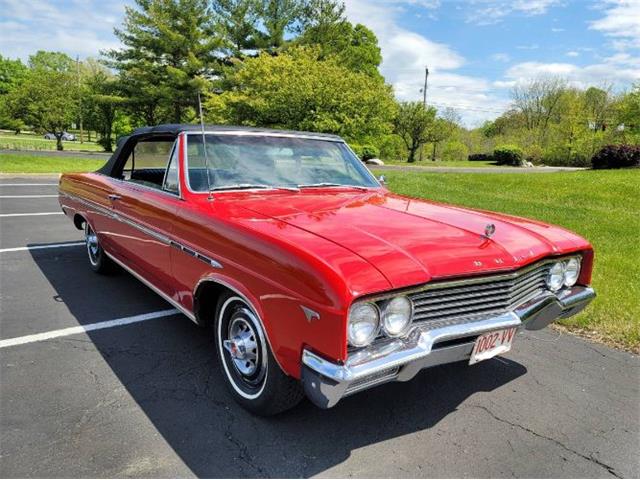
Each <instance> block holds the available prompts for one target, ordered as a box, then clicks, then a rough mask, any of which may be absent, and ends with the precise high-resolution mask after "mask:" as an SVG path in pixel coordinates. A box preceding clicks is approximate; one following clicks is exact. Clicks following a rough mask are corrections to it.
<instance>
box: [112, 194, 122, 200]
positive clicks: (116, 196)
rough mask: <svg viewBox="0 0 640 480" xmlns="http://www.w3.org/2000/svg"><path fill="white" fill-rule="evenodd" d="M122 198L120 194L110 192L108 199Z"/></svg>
mask: <svg viewBox="0 0 640 480" xmlns="http://www.w3.org/2000/svg"><path fill="white" fill-rule="evenodd" d="M121 198H122V196H121V195H117V194H115V193H112V194H111V195H109V200H114V201H115V200H120V199H121Z"/></svg>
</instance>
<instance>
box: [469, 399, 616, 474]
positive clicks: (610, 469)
mask: <svg viewBox="0 0 640 480" xmlns="http://www.w3.org/2000/svg"><path fill="white" fill-rule="evenodd" d="M469 406H470V407H473V408H479V409H480V410H483V411H484V412H486V413H488V414H489V415H490V416H491V417H492V418H493V419H494V420H496V421H498V422H501V423H504V424H506V425H510V426H511V427H514V428H519V429H521V430H523V431H525V432H527V433H530V434H531V435H534V436H536V437H538V438H542V439H543V440H547V441H548V442H552V443H555V444H556V445H558V446H559V447H560V448H562V449H564V450H566V451H567V452H570V453H573V454H574V455H577V456H578V457H580V458H582V459H584V460H587V461H588V462H591V463H594V464H596V465H598V466H599V467H601V468H603V469H605V470H606V471H607V472H609V473H610V474H611V475H613V476H614V477H616V478H624V477H622V476H621V475H619V474H618V473H616V471H615V470H614V468H613V467H611V466H610V465H607V464H606V463H604V462H601V461H600V460H598V459H597V458H595V457H594V456H593V454H590V455H585V454H583V453H580V452H578V451H576V450H574V449H572V448H569V447H568V446H566V445H565V444H564V443H562V442H561V441H559V440H556V439H555V438H551V437H547V436H546V435H542V434H540V433H538V432H536V431H534V430H531V429H530V428H528V427H525V426H524V425H520V424H519V423H514V422H510V421H509V420H506V419H504V418H501V417H499V416H497V415H496V414H495V413H493V412H492V411H491V410H490V409H489V408H487V407H485V406H484V405H469Z"/></svg>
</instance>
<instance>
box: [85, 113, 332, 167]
mask: <svg viewBox="0 0 640 480" xmlns="http://www.w3.org/2000/svg"><path fill="white" fill-rule="evenodd" d="M201 130H202V127H201V126H200V125H197V124H192V123H167V124H163V125H156V126H154V127H140V128H136V129H135V130H134V131H133V133H131V135H129V136H126V137H121V138H120V139H118V147H117V148H116V151H115V152H113V155H111V157H110V158H109V160H108V161H107V163H106V164H105V165H104V166H103V167H102V168H100V169H99V170H98V171H97V173H102V174H104V175H109V176H111V174H112V172H113V170H114V168H115V167H116V163H117V161H118V159H119V158H122V157H123V156H124V157H128V156H129V153H130V152H131V150H132V149H133V147H134V146H135V144H136V141H137V140H139V139H142V138H154V137H156V138H158V139H159V140H160V139H163V138H164V139H166V138H175V137H176V136H178V135H179V134H180V133H182V132H200V131H201ZM204 130H205V132H207V133H215V132H252V133H257V134H260V133H263V134H272V135H277V134H284V135H295V136H300V137H315V138H325V139H327V140H332V141H342V139H341V138H340V137H339V136H338V135H332V134H329V133H315V132H299V131H295V130H276V129H270V128H256V127H240V126H231V125H206V124H205V126H204Z"/></svg>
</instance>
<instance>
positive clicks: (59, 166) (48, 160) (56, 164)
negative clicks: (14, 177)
mask: <svg viewBox="0 0 640 480" xmlns="http://www.w3.org/2000/svg"><path fill="white" fill-rule="evenodd" d="M105 163H106V160H105V159H103V158H98V159H96V158H82V157H62V156H56V157H44V156H40V155H29V154H28V153H25V154H22V153H20V154H14V153H8V154H2V153H0V173H65V172H90V171H93V170H97V169H98V168H100V167H101V166H103V165H104V164H105Z"/></svg>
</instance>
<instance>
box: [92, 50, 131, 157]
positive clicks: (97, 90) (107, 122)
mask: <svg viewBox="0 0 640 480" xmlns="http://www.w3.org/2000/svg"><path fill="white" fill-rule="evenodd" d="M82 77H83V86H84V89H83V90H84V92H83V93H84V95H83V100H84V101H83V104H82V108H83V113H84V117H85V124H86V125H87V126H88V127H89V128H92V129H94V130H96V131H97V132H98V133H99V134H100V140H99V143H100V144H101V145H102V146H103V147H104V149H105V150H106V151H107V152H110V151H112V149H113V138H112V132H113V124H114V122H115V120H116V115H117V113H118V110H120V109H121V108H122V107H123V106H124V105H125V103H126V99H125V98H123V97H122V96H121V95H120V91H119V89H120V86H119V84H118V81H117V78H116V76H115V75H113V74H112V73H111V72H110V71H109V70H108V69H107V68H105V67H104V66H103V65H101V64H100V63H98V62H96V61H95V60H93V59H88V60H87V61H86V62H84V64H83V75H82Z"/></svg>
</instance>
